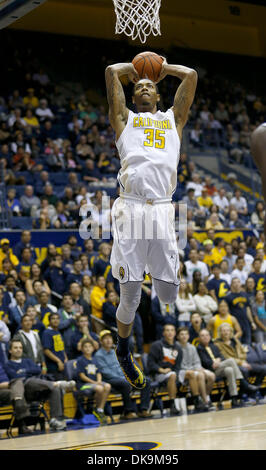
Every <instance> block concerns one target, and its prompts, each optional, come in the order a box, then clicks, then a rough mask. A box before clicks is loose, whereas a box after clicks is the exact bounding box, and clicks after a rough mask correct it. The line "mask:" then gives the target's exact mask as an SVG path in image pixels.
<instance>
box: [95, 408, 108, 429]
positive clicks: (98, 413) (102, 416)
mask: <svg viewBox="0 0 266 470" xmlns="http://www.w3.org/2000/svg"><path fill="white" fill-rule="evenodd" d="M92 413H93V414H94V416H95V418H97V419H98V421H100V423H101V424H102V425H104V424H107V417H106V416H105V414H104V413H103V412H102V411H98V410H97V408H94V409H93V411H92Z"/></svg>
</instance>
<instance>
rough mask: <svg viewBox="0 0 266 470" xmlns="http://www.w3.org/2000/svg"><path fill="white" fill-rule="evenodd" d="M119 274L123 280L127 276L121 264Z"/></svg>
mask: <svg viewBox="0 0 266 470" xmlns="http://www.w3.org/2000/svg"><path fill="white" fill-rule="evenodd" d="M119 276H120V279H122V280H123V279H124V277H125V270H124V268H123V267H122V266H120V268H119Z"/></svg>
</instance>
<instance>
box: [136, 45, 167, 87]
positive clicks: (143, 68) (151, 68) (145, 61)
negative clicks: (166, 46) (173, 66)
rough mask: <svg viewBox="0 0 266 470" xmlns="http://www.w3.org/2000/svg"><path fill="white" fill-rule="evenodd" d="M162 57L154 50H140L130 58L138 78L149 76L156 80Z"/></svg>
mask: <svg viewBox="0 0 266 470" xmlns="http://www.w3.org/2000/svg"><path fill="white" fill-rule="evenodd" d="M162 63H163V59H162V57H160V56H159V55H158V54H155V52H149V51H148V52H141V53H140V54H138V55H136V56H135V57H134V59H133V60H132V64H133V65H134V67H135V69H136V70H137V72H138V74H139V77H140V78H149V79H150V80H152V81H153V82H156V81H157V80H158V78H159V75H160V73H161V69H162Z"/></svg>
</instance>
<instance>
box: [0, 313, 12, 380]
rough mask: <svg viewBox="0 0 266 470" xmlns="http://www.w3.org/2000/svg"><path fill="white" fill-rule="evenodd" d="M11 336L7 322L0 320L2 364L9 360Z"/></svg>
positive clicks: (0, 361)
mask: <svg viewBox="0 0 266 470" xmlns="http://www.w3.org/2000/svg"><path fill="white" fill-rule="evenodd" d="M10 338H11V334H10V330H9V328H8V326H7V324H6V322H5V321H3V320H0V364H2V365H4V364H5V363H6V362H7V355H8V350H7V349H8V343H9V340H10ZM0 388H1V387H0Z"/></svg>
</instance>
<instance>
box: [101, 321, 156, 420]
mask: <svg viewBox="0 0 266 470" xmlns="http://www.w3.org/2000/svg"><path fill="white" fill-rule="evenodd" d="M99 338H100V342H101V348H100V349H99V351H97V352H96V354H95V361H96V364H97V367H98V369H99V371H100V372H101V374H102V376H103V379H104V380H105V381H106V382H108V383H109V384H110V385H111V386H112V388H113V389H114V391H115V392H118V393H121V394H122V397H123V402H124V408H125V409H124V418H125V419H132V418H135V415H134V413H133V412H134V411H135V405H134V403H133V402H132V400H131V398H130V393H131V391H132V387H131V385H130V384H129V383H128V382H127V380H126V379H125V376H124V374H123V372H122V370H121V368H120V365H119V362H118V360H117V357H116V354H115V350H114V348H113V346H114V343H113V338H112V334H111V331H109V330H103V331H101V332H100V335H99ZM149 403H150V380H149V379H148V378H147V385H146V387H145V388H144V389H142V390H141V402H140V412H139V413H138V416H139V417H140V418H149V417H151V414H150V413H149V412H148V408H149Z"/></svg>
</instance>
